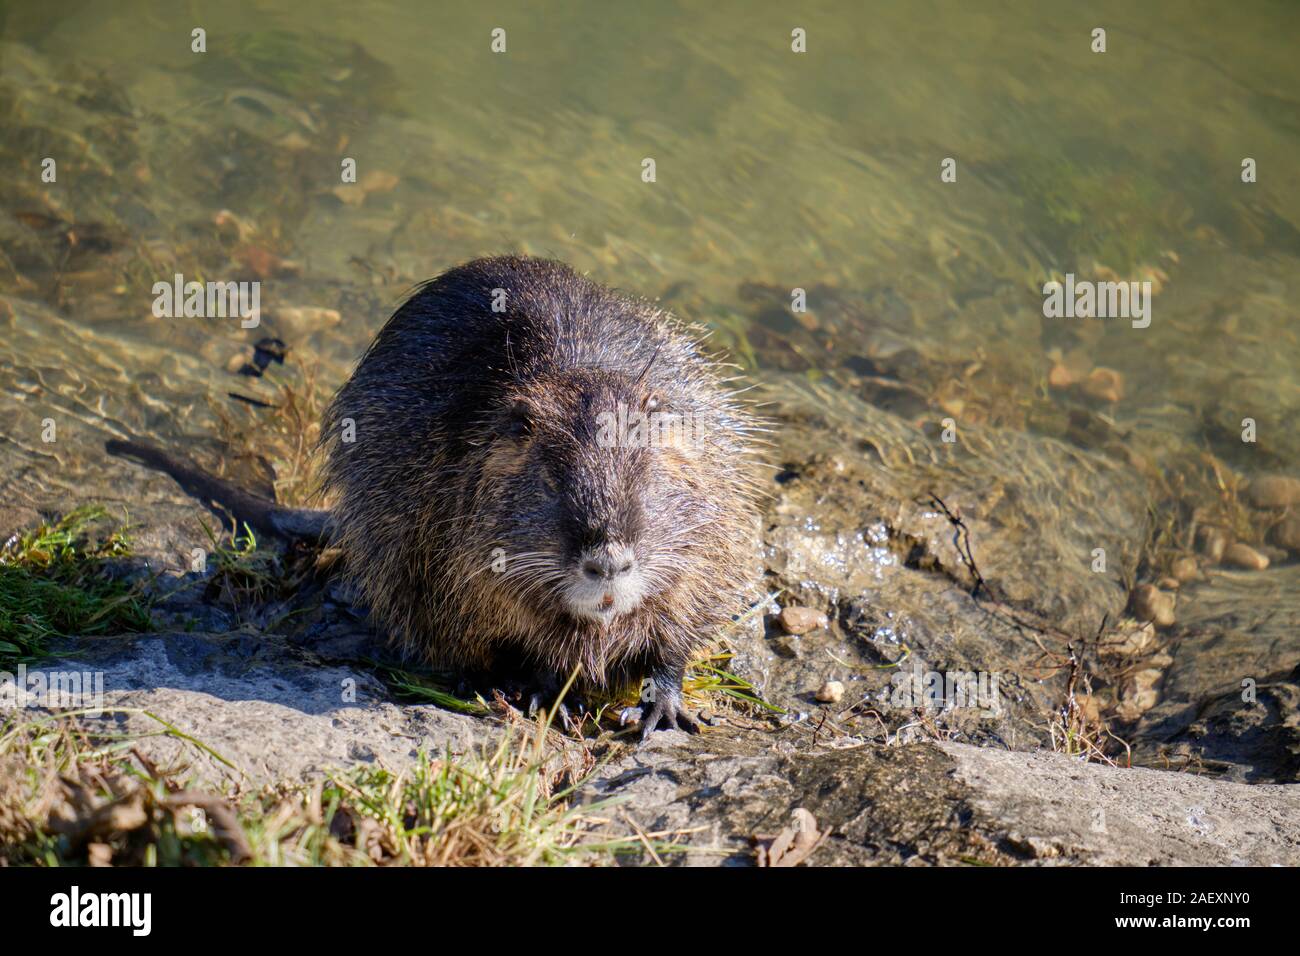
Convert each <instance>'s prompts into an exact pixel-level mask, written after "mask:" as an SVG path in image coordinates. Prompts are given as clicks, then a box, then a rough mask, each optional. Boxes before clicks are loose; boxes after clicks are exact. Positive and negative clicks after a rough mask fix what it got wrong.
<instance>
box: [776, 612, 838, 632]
mask: <svg viewBox="0 0 1300 956" xmlns="http://www.w3.org/2000/svg"><path fill="white" fill-rule="evenodd" d="M779 620H780V621H781V626H782V627H783V628H785V629H786V632H787V633H790V634H807V633H808V632H809V631H815V630H817V629H818V628H820V627H825V626H826V624H827V620H826V615H825V614H823V613H822V612H821V611H818V610H816V609H815V608H811V607H783V608H781V614H780V618H779Z"/></svg>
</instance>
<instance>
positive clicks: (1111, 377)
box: [1083, 367, 1124, 403]
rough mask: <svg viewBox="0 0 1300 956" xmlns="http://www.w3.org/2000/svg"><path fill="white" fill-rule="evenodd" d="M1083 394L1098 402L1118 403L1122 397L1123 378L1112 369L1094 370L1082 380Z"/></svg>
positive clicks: (1099, 368) (1100, 368)
mask: <svg viewBox="0 0 1300 956" xmlns="http://www.w3.org/2000/svg"><path fill="white" fill-rule="evenodd" d="M1083 393H1084V394H1085V395H1087V396H1088V397H1089V398H1095V399H1097V400H1098V401H1100V402H1110V403H1114V402H1118V401H1119V400H1120V399H1121V398H1123V397H1124V376H1123V375H1121V374H1120V373H1119V372H1117V371H1115V370H1114V369H1113V368H1102V367H1098V368H1095V369H1093V370H1092V371H1091V372H1089V373H1088V377H1087V378H1086V379H1084V380H1083Z"/></svg>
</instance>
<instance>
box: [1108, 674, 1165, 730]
mask: <svg viewBox="0 0 1300 956" xmlns="http://www.w3.org/2000/svg"><path fill="white" fill-rule="evenodd" d="M1163 676H1164V671H1162V670H1160V669H1159V668H1156V667H1148V668H1144V669H1143V670H1140V671H1137V672H1136V673H1134V674H1133V675H1131V676H1130V677H1129V678H1128V680H1126V681H1125V682H1124V687H1123V688H1122V689H1121V690H1120V695H1119V698H1120V705H1121V706H1120V708H1119V710H1120V711H1121V715H1122V716H1123V717H1124V719H1125V720H1135V719H1136V718H1137V717H1138V716H1139V715H1141V714H1144V713H1146V712H1147V711H1148V710H1150V709H1151V708H1152V707H1154V706H1155V705H1156V704H1158V703H1159V702H1160V692H1159V691H1158V690H1156V685H1157V684H1159V683H1160V679H1161V678H1162V677H1163Z"/></svg>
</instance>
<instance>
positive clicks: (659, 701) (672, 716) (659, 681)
mask: <svg viewBox="0 0 1300 956" xmlns="http://www.w3.org/2000/svg"><path fill="white" fill-rule="evenodd" d="M636 721H640V723H641V740H642V742H644V741H646V740H648V739H649V738H650V735H651V734H652V733H654V732H655V731H656V730H658V729H659V728H660V726H663V725H666V727H667V729H668V730H684V731H686V732H687V733H688V734H698V733H699V732H700V724H699V721H697V720H696V719H695V718H694V717H692V716H691V715H690V714H689V713H687V712H686V710H685V709H684V708H683V707H682V670H681V668H665V669H663V670H660V671H657V672H656V673H654V674H652V675H651V676H650V678H649V679H647V680H646V681H645V683H644V684H643V685H642V687H641V701H640V704H639V705H638V706H636V707H626V708H624V709H623V712H622V713H621V714H620V715H619V722H620V723H622V724H630V723H633V722H636Z"/></svg>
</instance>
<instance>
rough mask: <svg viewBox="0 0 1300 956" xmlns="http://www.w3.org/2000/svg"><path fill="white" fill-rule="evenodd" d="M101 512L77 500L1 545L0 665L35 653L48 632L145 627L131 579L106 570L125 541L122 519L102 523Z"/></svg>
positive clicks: (144, 604) (143, 607)
mask: <svg viewBox="0 0 1300 956" xmlns="http://www.w3.org/2000/svg"><path fill="white" fill-rule="evenodd" d="M107 519H108V513H107V512H106V511H105V510H104V509H103V508H98V507H85V508H78V509H77V510H75V511H73V512H71V513H70V514H68V515H66V516H64V517H63V518H62V519H60V520H59V521H56V522H54V523H52V524H48V523H47V524H42V525H41V526H40V527H38V528H36V529H35V530H33V531H29V532H26V533H24V534H17V535H14V536H13V537H12V538H10V539H9V540H8V541H7V542H5V543H4V545H3V547H0V667H8V666H9V665H11V664H15V663H17V662H19V661H26V660H34V659H36V658H38V657H39V656H40V655H41V653H42V652H43V650H44V647H45V644H46V642H47V641H48V639H49V638H50V637H55V636H69V635H78V634H119V633H123V632H129V631H145V630H148V629H149V628H150V626H151V623H152V622H151V620H150V616H149V602H148V600H147V599H146V598H145V597H144V596H143V594H142V593H141V590H140V588H139V587H138V585H135V584H130V583H127V582H125V581H122V580H119V579H116V578H114V577H113V576H112V574H111V573H110V569H109V567H108V564H109V562H110V561H112V560H113V559H121V558H124V557H126V556H128V555H129V554H130V552H131V546H130V540H129V538H128V537H127V534H126V529H125V528H124V527H122V526H120V525H118V526H114V527H112V528H111V529H109V530H107V531H106V530H105V528H104V525H105V522H106V520H107Z"/></svg>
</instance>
